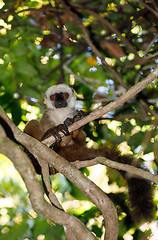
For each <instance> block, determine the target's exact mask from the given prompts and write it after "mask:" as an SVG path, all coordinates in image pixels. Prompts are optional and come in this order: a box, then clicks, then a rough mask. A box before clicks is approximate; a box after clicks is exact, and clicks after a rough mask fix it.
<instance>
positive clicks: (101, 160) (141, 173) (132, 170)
mask: <svg viewBox="0 0 158 240" xmlns="http://www.w3.org/2000/svg"><path fill="white" fill-rule="evenodd" d="M72 164H73V165H74V166H75V167H76V168H78V169H80V168H83V167H90V166H93V165H96V164H102V165H105V166H107V167H110V168H114V169H117V170H121V171H125V172H127V173H129V174H131V175H132V176H133V175H134V176H137V177H140V178H144V179H147V180H150V181H153V182H158V176H157V175H153V174H151V173H150V172H147V171H145V170H144V169H141V168H137V167H134V166H131V165H128V164H123V163H118V162H114V161H111V160H109V159H108V158H105V157H96V158H94V159H91V160H86V161H79V160H77V161H75V162H73V163H72Z"/></svg>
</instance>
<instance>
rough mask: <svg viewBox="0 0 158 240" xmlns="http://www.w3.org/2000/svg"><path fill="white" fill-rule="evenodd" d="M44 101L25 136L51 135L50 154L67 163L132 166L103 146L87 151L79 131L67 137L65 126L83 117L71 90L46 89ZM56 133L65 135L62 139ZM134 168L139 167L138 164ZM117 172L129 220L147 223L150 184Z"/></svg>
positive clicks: (128, 159) (130, 158)
mask: <svg viewBox="0 0 158 240" xmlns="http://www.w3.org/2000/svg"><path fill="white" fill-rule="evenodd" d="M45 97H46V107H47V108H46V110H45V112H44V114H43V116H42V118H41V119H40V120H31V121H29V122H28V123H27V125H26V127H25V129H24V132H25V133H27V134H29V135H30V136H32V137H34V138H36V139H38V140H39V141H42V140H44V139H46V138H47V137H49V136H50V135H54V136H55V138H56V143H55V144H53V146H52V148H53V150H55V151H56V152H57V153H58V154H59V155H61V156H62V157H64V158H65V159H67V161H69V162H73V161H76V160H79V161H84V160H90V159H93V158H95V157H98V156H103V157H105V158H108V159H110V160H113V161H116V162H120V163H124V164H129V165H135V162H136V159H134V157H133V156H131V155H122V154H121V153H120V151H119V150H117V149H115V148H110V147H107V146H103V147H99V148H98V149H94V148H87V147H86V141H85V138H86V134H85V132H84V131H83V128H80V129H78V130H76V131H74V132H72V133H71V134H69V132H68V126H69V125H70V124H71V123H73V122H74V121H77V120H79V119H81V118H82V117H84V116H85V114H84V113H83V112H82V111H79V112H78V113H77V112H76V111H75V104H76V96H75V93H74V91H73V89H72V88H70V87H69V86H67V85H65V84H59V85H54V86H51V87H50V88H48V90H47V91H46V93H45ZM60 131H62V132H64V134H65V136H64V137H63V138H62V139H61V137H60ZM32 161H33V164H34V167H35V169H36V172H37V173H38V174H40V173H41V169H40V166H39V164H38V162H37V161H36V159H35V158H34V159H33V160H32ZM135 166H137V167H140V166H139V164H138V163H137V164H136V165H135ZM50 172H51V169H50ZM52 172H53V171H52ZM120 172H121V174H122V176H123V177H124V178H125V179H126V181H127V185H128V193H129V194H128V195H129V202H130V208H131V215H132V217H133V220H134V221H135V223H137V224H140V223H142V222H145V221H150V220H151V219H152V217H153V210H154V204H153V187H152V183H151V182H150V181H147V180H145V179H143V178H142V179H141V178H137V177H136V176H133V175H130V174H127V173H126V172H124V171H120Z"/></svg>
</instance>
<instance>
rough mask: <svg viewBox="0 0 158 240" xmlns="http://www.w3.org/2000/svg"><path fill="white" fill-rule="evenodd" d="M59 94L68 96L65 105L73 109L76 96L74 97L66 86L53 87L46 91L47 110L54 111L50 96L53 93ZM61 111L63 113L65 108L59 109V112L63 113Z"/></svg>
mask: <svg viewBox="0 0 158 240" xmlns="http://www.w3.org/2000/svg"><path fill="white" fill-rule="evenodd" d="M60 92H67V93H68V94H69V98H68V101H67V103H68V106H67V107H69V108H75V103H76V96H75V94H74V92H73V90H72V89H71V88H70V87H69V86H67V85H66V84H58V85H53V86H51V87H50V88H48V89H47V91H46V93H45V95H46V105H47V108H51V109H56V108H55V106H54V105H53V104H52V101H51V100H50V96H51V95H53V94H55V93H60ZM63 109H64V111H65V108H61V111H63Z"/></svg>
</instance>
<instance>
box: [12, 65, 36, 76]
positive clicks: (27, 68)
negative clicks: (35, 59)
mask: <svg viewBox="0 0 158 240" xmlns="http://www.w3.org/2000/svg"><path fill="white" fill-rule="evenodd" d="M15 70H16V71H17V72H18V73H21V74H24V75H27V76H29V77H34V76H36V75H37V71H36V69H35V68H34V67H33V66H32V65H31V64H30V63H28V62H26V61H20V62H16V63H15Z"/></svg>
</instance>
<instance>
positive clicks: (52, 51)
mask: <svg viewBox="0 0 158 240" xmlns="http://www.w3.org/2000/svg"><path fill="white" fill-rule="evenodd" d="M64 4H67V5H68V6H69V8H68V9H69V10H70V11H71V12H69V10H68V9H67V7H66V6H65V5H64ZM0 8H1V18H0V104H1V106H2V107H3V109H4V110H5V111H6V112H7V114H8V116H9V117H10V118H11V119H12V121H13V122H14V123H15V124H16V125H17V126H18V127H19V128H20V129H21V130H23V128H24V126H25V124H26V122H27V121H28V120H30V119H32V118H40V117H41V114H42V113H43V111H44V104H43V101H44V92H45V90H46V89H47V88H48V87H49V86H51V85H53V84H56V83H66V84H69V85H71V86H72V87H73V88H74V89H75V91H76V92H77V97H78V101H77V107H78V108H83V109H84V110H86V111H88V112H91V111H93V110H94V109H97V108H98V107H100V106H104V105H106V104H107V103H109V102H111V101H113V100H115V99H117V98H118V97H119V96H121V95H122V94H123V93H124V92H125V91H126V90H127V89H129V88H130V87H131V86H132V85H134V84H135V83H137V82H139V81H141V80H142V79H144V78H145V77H146V76H147V75H148V74H149V73H150V72H152V71H153V69H154V68H155V67H156V65H157V63H158V60H157V56H158V44H157V42H158V25H157V22H158V5H157V3H156V1H132V0H130V1H125V0H116V1H110V0H109V1H104V0H99V1H96V0H90V1H87V0H73V1H69V2H67V1H58V0H56V1H54V0H52V1H47V0H43V1H42V0H38V1H37V0H36V1H34V0H31V1H21V0H15V1H10V0H6V1H2V0H1V1H0ZM76 19H77V20H76ZM84 29H85V31H86V33H87V34H88V36H89V39H90V42H88V38H87V36H86V34H85V32H84ZM94 46H95V47H96V49H97V51H98V52H99V54H100V55H99V56H98V55H97V54H96V51H95V48H94ZM101 57H103V59H104V60H105V61H106V64H103V61H102V59H101ZM112 70H114V71H115V73H116V74H117V75H115V76H114V73H113V71H112ZM118 76H119V77H120V79H119V77H118ZM142 100H143V102H145V103H144V104H143V103H142ZM157 111H158V87H157V79H156V80H155V81H153V82H152V84H150V85H149V86H148V87H146V88H145V89H144V90H143V91H142V93H141V94H138V96H137V98H136V99H132V100H130V101H128V102H127V103H125V104H124V105H123V106H120V107H119V108H117V109H115V110H114V111H112V112H110V113H109V116H108V117H106V118H104V116H103V117H102V118H101V119H99V120H96V121H94V122H92V123H90V124H87V125H86V126H85V128H84V129H85V131H86V133H87V145H88V146H93V147H98V146H99V145H101V144H108V145H110V146H111V145H114V146H118V147H119V148H120V149H121V150H122V151H123V152H127V151H128V153H132V154H134V155H135V156H136V157H139V158H140V162H141V164H142V166H144V167H146V168H148V169H149V170H150V171H151V172H152V173H155V174H156V173H157V164H158V159H157V153H158V150H157V149H158V148H157V146H158V142H157V118H156V116H157ZM82 171H84V173H85V174H86V175H87V176H88V177H89V178H90V179H93V181H94V182H96V183H97V185H99V186H100V187H101V188H102V189H103V190H104V191H105V192H106V193H107V194H108V195H109V197H110V198H111V199H112V201H113V202H114V204H115V206H116V207H117V210H118V214H119V224H120V233H119V239H125V240H132V239H136V240H137V239H151V240H156V236H157V234H158V229H157V224H158V222H157V220H156V219H157V217H156V216H155V220H153V222H152V223H151V224H144V225H142V226H140V227H138V226H137V227H136V226H134V225H133V223H132V221H131V219H130V214H129V210H128V207H127V205H128V203H127V189H126V185H125V181H124V180H123V178H122V177H121V176H120V174H119V173H118V172H117V171H115V170H112V169H106V168H105V167H102V166H95V167H91V168H88V169H83V170H82ZM0 179H1V183H0V196H1V199H0V207H1V208H0V230H1V235H0V240H2V239H9V240H12V239H13V240H14V239H15V240H17V239H25V240H27V239H38V240H42V239H56V240H57V239H59V240H62V239H65V235H64V231H63V227H62V226H59V225H56V224H54V223H50V222H49V221H48V220H46V219H44V218H43V217H42V216H39V215H37V213H35V212H34V210H33V209H32V208H31V206H30V201H29V196H28V193H27V190H26V188H25V186H24V184H23V182H22V180H21V178H20V176H19V175H18V173H17V172H16V170H15V169H14V167H13V166H12V164H11V163H10V161H9V160H8V159H7V158H5V157H4V156H3V155H0ZM39 180H40V177H39ZM51 181H52V187H53V189H54V191H55V192H56V194H57V196H58V198H59V199H60V201H61V202H62V204H63V206H64V208H65V209H66V210H67V211H68V212H70V213H72V214H74V215H76V216H77V217H78V218H80V219H81V220H82V221H83V222H84V223H85V224H86V225H87V227H88V228H89V229H91V230H92V231H94V233H95V234H96V236H97V237H98V238H99V239H101V237H102V235H103V229H102V216H101V215H100V212H99V210H98V209H97V208H96V207H95V206H93V204H91V203H90V202H89V201H88V199H86V198H85V196H84V195H83V194H82V193H81V192H80V191H79V190H78V189H77V188H76V187H75V186H73V185H72V184H71V183H70V182H69V181H68V180H67V179H66V178H65V177H64V176H62V175H60V174H57V175H55V176H53V177H52V179H51ZM155 189H156V190H157V187H156V186H155ZM154 201H155V205H156V204H157V202H158V194H157V191H155V195H154Z"/></svg>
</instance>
